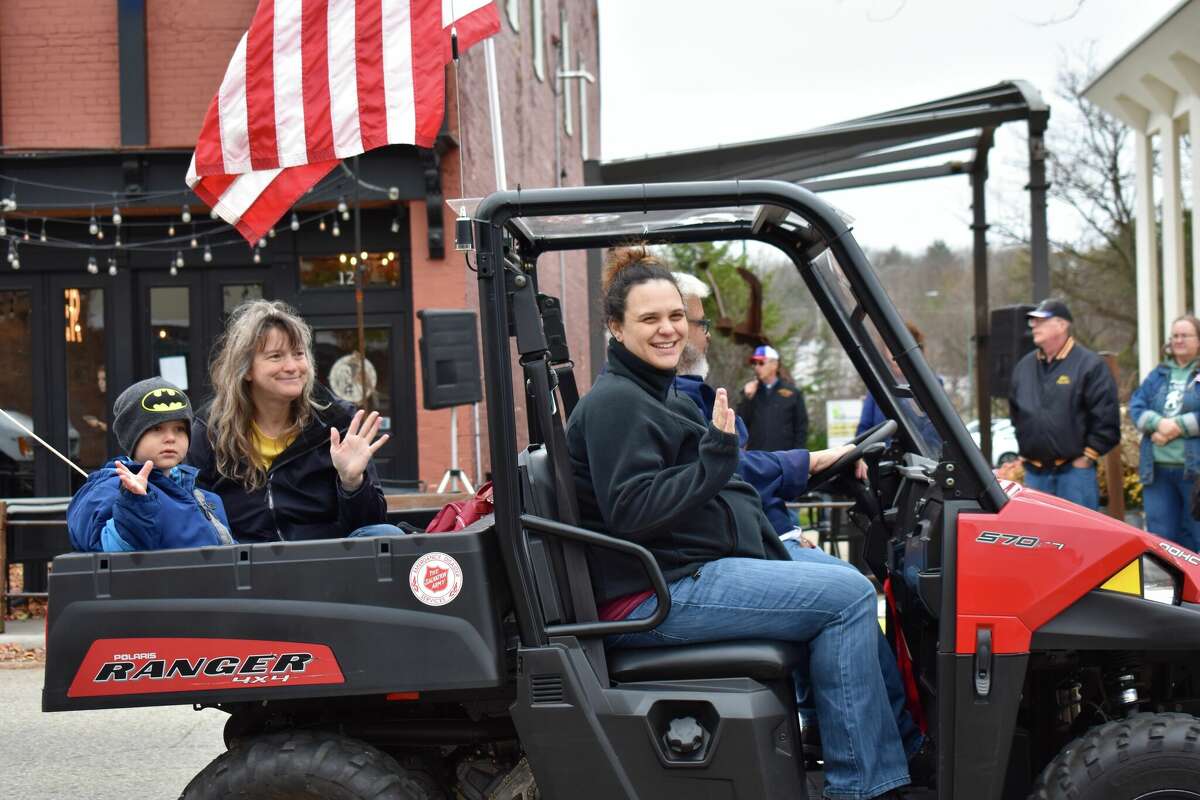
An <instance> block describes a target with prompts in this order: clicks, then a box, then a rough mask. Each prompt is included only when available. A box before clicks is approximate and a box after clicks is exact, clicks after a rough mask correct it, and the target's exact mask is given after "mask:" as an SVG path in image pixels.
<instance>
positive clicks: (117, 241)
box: [113, 228, 121, 247]
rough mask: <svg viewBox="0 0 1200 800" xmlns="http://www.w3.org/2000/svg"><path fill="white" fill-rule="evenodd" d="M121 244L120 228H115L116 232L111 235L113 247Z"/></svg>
mask: <svg viewBox="0 0 1200 800" xmlns="http://www.w3.org/2000/svg"><path fill="white" fill-rule="evenodd" d="M120 246H121V229H120V228H117V232H116V234H115V235H114V236H113V247H120Z"/></svg>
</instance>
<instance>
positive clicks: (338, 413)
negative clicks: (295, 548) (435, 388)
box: [187, 384, 387, 543]
mask: <svg viewBox="0 0 1200 800" xmlns="http://www.w3.org/2000/svg"><path fill="white" fill-rule="evenodd" d="M314 394H315V397H316V399H317V400H318V402H320V403H322V404H323V405H324V404H325V403H328V404H329V407H328V408H326V409H323V410H321V409H317V410H316V414H315V415H314V417H313V420H312V422H311V423H309V425H308V427H306V428H305V429H304V430H303V431H301V432H300V435H299V436H297V437H296V440H295V441H293V442H292V443H291V444H290V445H288V446H287V449H285V450H284V451H283V452H282V453H280V454H279V455H278V456H276V457H275V460H274V462H272V464H271V468H270V469H269V470H267V485H266V486H265V487H263V488H262V489H259V490H258V491H255V492H247V491H246V489H245V488H244V487H243V486H242V485H241V484H240V483H237V482H235V481H232V480H230V479H229V478H226V477H224V476H222V475H221V474H219V473H218V472H217V465H216V458H215V457H214V455H213V452H212V448H211V446H210V445H209V442H208V426H207V424H206V420H205V419H204V418H203V417H202V416H197V417H196V419H195V421H193V422H192V437H191V446H190V447H189V448H188V458H187V461H188V463H189V464H191V465H192V466H194V467H196V468H197V469H199V470H200V474H199V476H198V477H197V483H198V484H199V485H200V486H201V487H202V488H205V489H208V490H210V491H212V492H214V493H216V494H217V495H220V497H221V502H222V503H224V504H225V513H226V514H227V515H228V516H229V528H230V530H231V531H232V533H233V538H235V539H237V540H238V541H239V542H246V543H252V542H272V541H274V542H277V541H280V540H284V541H289V542H293V541H302V540H308V539H336V538H338V537H341V536H346V535H347V534H349V533H351V532H353V531H354V530H355V529H356V528H361V527H362V526H364V525H373V524H375V523H379V522H387V504H386V503H385V501H384V499H383V490H382V488H380V485H379V476H378V474H377V473H376V472H375V465H374V463H368V464H367V471H366V474H364V475H363V482H362V484H361V485H360V486H359V487H358V489H357V490H356V491H354V492H352V493H350V492H347V491H346V490H345V489H343V488H342V483H341V481H339V480H338V475H337V470H336V469H334V467H333V461H332V460H330V458H329V429H330V428H331V427H334V426H336V427H337V429H338V432H339V433H342V434H345V432H346V426H347V425H349V424H350V418H351V417H352V416H353V415H354V407H353V406H351V405H350V404H349V403H347V402H345V401H343V400H340V399H338V398H336V397H334V395H333V394H332V392H330V391H329V390H328V389H326V388H325V387H324V386H320V385H319V384H318V386H317V391H316V392H315V393H314ZM204 413H205V410H204V409H202V410H201V412H200V414H201V415H204Z"/></svg>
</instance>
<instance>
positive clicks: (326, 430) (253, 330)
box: [188, 300, 401, 542]
mask: <svg viewBox="0 0 1200 800" xmlns="http://www.w3.org/2000/svg"><path fill="white" fill-rule="evenodd" d="M312 364H313V358H312V332H311V331H310V330H309V328H308V325H306V324H305V323H304V320H302V319H301V318H300V317H299V316H298V315H297V314H296V312H295V311H293V310H292V309H291V308H290V307H288V306H287V305H286V304H284V303H280V302H272V301H268V300H254V301H251V302H249V303H244V304H242V305H240V306H238V307H237V308H236V309H235V310H234V312H233V314H232V315H231V316H230V318H229V322H228V323H227V324H226V327H225V332H224V334H222V336H221V338H220V339H219V340H218V342H217V345H216V348H215V352H214V356H213V361H212V366H211V378H212V386H213V399H212V402H211V403H210V404H209V406H208V408H207V409H206V410H202V411H201V416H199V417H197V418H196V421H195V422H194V423H193V434H192V449H191V451H190V452H189V453H188V460H189V462H190V463H191V464H192V465H194V466H196V467H197V468H199V470H200V476H199V482H200V483H201V485H203V486H205V487H206V488H209V489H211V490H212V491H213V492H215V493H216V494H218V495H220V497H221V500H222V501H223V502H224V504H225V510H226V512H227V513H228V515H229V525H230V528H232V530H233V535H234V537H236V538H237V540H238V541H239V542H266V541H280V540H284V541H296V540H304V539H331V538H337V537H341V536H347V535H359V536H362V535H370V534H376V533H379V534H383V533H388V534H395V533H400V532H401V531H400V530H399V529H398V528H395V527H394V526H391V525H382V523H384V522H385V517H386V513H387V507H386V505H385V503H384V499H383V490H382V489H381V488H380V486H379V479H378V477H377V476H376V474H375V467H374V466H373V465H372V464H371V456H373V455H374V454H375V451H376V450H378V449H379V448H380V447H382V446H383V445H384V443H385V442H387V440H388V436H387V434H384V435H383V436H379V414H378V413H377V412H372V413H371V414H369V415H368V414H364V412H363V411H361V410H359V411H355V410H354V408H353V406H351V405H350V404H349V403H346V402H345V401H342V400H339V399H338V398H336V397H334V396H333V394H332V393H330V391H329V390H328V389H326V388H325V387H324V386H321V385H320V384H318V383H316V380H315V378H314V376H313V368H312ZM377 437H378V438H377ZM377 525H378V526H380V527H375V526H377Z"/></svg>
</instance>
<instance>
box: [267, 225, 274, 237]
mask: <svg viewBox="0 0 1200 800" xmlns="http://www.w3.org/2000/svg"><path fill="white" fill-rule="evenodd" d="M267 238H268V239H274V238H275V229H274V228H271V229H270V230H268V231H267Z"/></svg>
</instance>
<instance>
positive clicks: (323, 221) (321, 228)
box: [317, 217, 325, 233]
mask: <svg viewBox="0 0 1200 800" xmlns="http://www.w3.org/2000/svg"><path fill="white" fill-rule="evenodd" d="M317 228H319V229H320V231H321V232H322V233H324V232H325V218H324V217H321V224H320V225H318V226H317Z"/></svg>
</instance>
